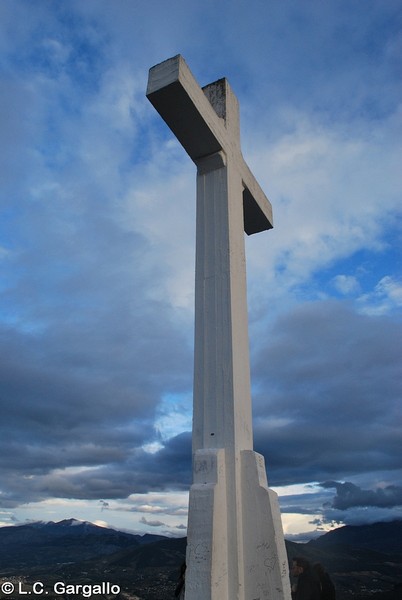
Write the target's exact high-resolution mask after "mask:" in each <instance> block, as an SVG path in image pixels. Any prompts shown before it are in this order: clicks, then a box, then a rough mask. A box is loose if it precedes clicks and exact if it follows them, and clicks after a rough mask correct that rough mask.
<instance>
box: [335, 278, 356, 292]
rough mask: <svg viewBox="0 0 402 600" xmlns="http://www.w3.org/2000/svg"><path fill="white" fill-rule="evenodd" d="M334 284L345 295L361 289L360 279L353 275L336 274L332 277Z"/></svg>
mask: <svg viewBox="0 0 402 600" xmlns="http://www.w3.org/2000/svg"><path fill="white" fill-rule="evenodd" d="M332 284H333V286H334V288H335V289H336V290H337V291H338V292H340V293H341V294H343V295H344V296H348V295H351V294H356V293H358V292H359V291H360V284H359V281H358V280H357V278H356V277H354V276H353V275H336V277H334V278H333V279H332Z"/></svg>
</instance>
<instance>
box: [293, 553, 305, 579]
mask: <svg viewBox="0 0 402 600" xmlns="http://www.w3.org/2000/svg"><path fill="white" fill-rule="evenodd" d="M309 569H310V563H309V562H308V560H307V559H306V558H303V556H296V557H295V558H294V559H293V560H292V568H291V573H292V575H293V576H294V577H299V575H301V574H302V573H305V571H308V570H309Z"/></svg>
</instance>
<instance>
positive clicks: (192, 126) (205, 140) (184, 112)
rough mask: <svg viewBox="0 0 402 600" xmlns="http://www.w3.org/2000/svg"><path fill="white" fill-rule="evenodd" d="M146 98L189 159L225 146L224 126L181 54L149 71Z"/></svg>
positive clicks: (212, 152)
mask: <svg viewBox="0 0 402 600" xmlns="http://www.w3.org/2000/svg"><path fill="white" fill-rule="evenodd" d="M147 98H148V100H149V101H150V102H151V103H152V104H153V106H154V107H155V108H156V110H157V111H158V113H159V114H160V116H161V117H162V119H163V120H164V121H165V122H166V124H167V125H168V126H169V128H170V129H171V130H172V131H173V133H174V135H175V136H176V137H177V139H178V140H179V142H180V143H181V145H182V146H183V148H184V149H185V150H186V152H187V153H188V154H189V156H190V158H191V159H192V160H194V161H196V160H197V159H199V158H202V157H204V156H208V155H210V154H214V153H215V152H219V151H220V150H222V149H223V146H224V143H225V142H224V140H225V126H224V121H223V119H220V118H219V117H218V115H217V114H216V112H215V111H214V109H213V108H212V106H211V104H210V103H209V101H208V99H207V98H206V96H205V94H204V93H203V91H202V89H201V88H200V86H199V85H198V83H197V82H196V80H195V79H194V76H193V74H192V73H191V71H190V69H189V68H188V66H187V64H186V62H185V61H184V59H183V57H182V56H180V55H178V56H174V57H173V58H169V59H168V60H166V61H164V62H163V63H161V64H159V65H156V66H155V67H152V69H150V71H149V79H148V87H147Z"/></svg>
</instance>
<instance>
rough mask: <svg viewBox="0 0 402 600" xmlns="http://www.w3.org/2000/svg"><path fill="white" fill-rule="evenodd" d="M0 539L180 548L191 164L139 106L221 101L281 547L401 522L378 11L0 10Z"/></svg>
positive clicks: (393, 266)
mask: <svg viewBox="0 0 402 600" xmlns="http://www.w3.org/2000/svg"><path fill="white" fill-rule="evenodd" d="M0 30H1V36H0V44H1V75H0V77H1V78H0V85H1V95H0V98H1V112H0V120H1V134H2V135H1V139H0V143H1V146H2V148H1V162H0V177H1V200H0V357H1V358H0V403H1V421H0V428H1V434H0V449H1V450H0V473H1V474H0V523H1V524H2V525H6V524H18V523H23V522H25V521H26V520H45V521H46V520H59V519H62V518H68V517H75V518H78V519H87V520H91V521H94V522H99V523H101V522H104V523H107V524H109V525H111V526H114V527H118V528H121V529H128V530H130V531H138V532H145V531H151V532H154V533H163V534H167V535H172V536H173V535H184V534H185V531H186V529H185V527H186V522H187V491H188V488H189V485H190V482H191V458H190V454H191V413H192V372H193V325H194V323H193V319H194V312H193V301H194V253H195V166H194V165H193V163H192V162H191V160H190V159H189V158H188V156H187V155H186V153H185V152H184V150H183V149H182V147H181V146H180V144H179V143H178V142H177V141H176V140H175V139H174V138H173V136H172V134H171V133H170V132H169V130H168V129H167V127H166V126H165V125H164V123H163V121H162V120H161V118H160V117H159V115H158V114H157V113H156V111H155V110H154V109H153V107H152V106H151V104H150V103H149V102H148V101H147V99H146V97H145V90H146V85H147V78H148V69H149V68H150V67H151V66H153V65H155V64H157V63H159V62H161V61H163V60H165V59H167V58H169V57H171V56H174V55H176V54H178V53H180V54H182V55H183V56H184V58H185V60H186V61H187V63H188V65H189V66H190V68H191V70H192V71H193V73H194V75H195V77H196V78H197V80H198V81H199V83H200V84H201V85H205V84H207V83H210V82H211V81H215V80H216V79H219V78H221V77H223V76H226V77H227V78H228V79H229V82H230V84H231V86H232V88H233V89H234V91H235V93H236V95H237V97H238V99H239V102H240V114H241V131H242V147H243V154H244V156H245V158H246V161H247V162H248V164H249V166H250V167H251V169H252V171H253V172H254V174H255V176H256V178H257V179H258V181H259V183H260V185H261V187H262V188H263V189H264V191H265V192H266V194H267V196H268V197H269V198H270V200H271V202H272V205H273V209H274V224H275V228H274V229H273V230H271V231H269V232H264V233H261V234H257V235H254V236H251V237H250V238H247V240H246V249H247V275H248V306H249V330H250V351H251V371H252V387H253V414H254V434H255V448H256V450H258V451H259V452H262V453H263V454H264V456H265V459H266V465H267V472H268V479H269V482H270V485H271V486H272V487H274V489H276V490H277V492H278V493H279V495H280V500H281V506H282V513H283V522H284V528H285V533H286V536H287V537H288V538H289V539H308V537H309V536H311V535H316V534H317V532H322V531H325V530H327V529H328V528H330V527H332V526H334V525H338V524H358V523H369V522H374V521H378V520H390V519H393V518H402V469H401V466H402V465H401V460H400V456H401V449H402V439H401V425H402V423H401V409H400V406H401V396H402V365H401V346H402V319H401V314H402V313H401V309H402V267H401V248H402V218H401V217H402V205H401V184H402V182H401V179H402V169H401V155H402V152H401V150H402V148H401V146H402V136H401V133H402V132H401V129H402V127H401V116H402V104H401V92H402V84H401V62H402V61H401V56H402V37H401V31H402V10H401V5H400V2H399V0H387V2H381V1H379V0H378V1H374V0H337V1H335V0H328V1H327V2H322V1H319V0H303V2H300V1H298V0H289V1H287V2H282V1H280V0H269V1H262V0H248V1H247V2H246V1H244V2H243V1H242V0H237V1H234V0H221V1H219V0H202V1H201V0H193V1H192V0H186V1H184V0H169V1H167V0H146V1H145V0H131V1H130V0H114V1H113V2H110V1H107V0H85V2H82V1H81V0H69V1H66V2H54V1H50V0H38V1H37V2H30V1H28V0H26V1H25V0H2V2H1V3H0Z"/></svg>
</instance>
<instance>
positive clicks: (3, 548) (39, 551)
mask: <svg viewBox="0 0 402 600" xmlns="http://www.w3.org/2000/svg"><path fill="white" fill-rule="evenodd" d="M160 539H163V538H162V537H161V536H152V535H149V534H147V535H145V536H140V535H132V534H130V533H124V532H122V531H117V530H115V529H109V528H106V527H98V526H97V525H94V524H93V523H89V522H87V521H78V520H76V519H67V520H64V521H59V522H58V523H54V522H49V523H44V522H36V523H30V524H27V525H17V526H12V527H0V573H1V572H4V571H5V570H6V571H7V570H10V569H14V568H16V569H21V568H32V567H38V566H41V565H49V566H50V565H56V564H60V563H68V562H80V561H84V560H88V559H90V558H94V557H97V556H103V555H108V554H113V553H115V552H117V551H118V550H121V549H123V548H127V547H132V546H135V547H137V546H140V545H141V544H144V543H150V542H153V541H157V540H160Z"/></svg>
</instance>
